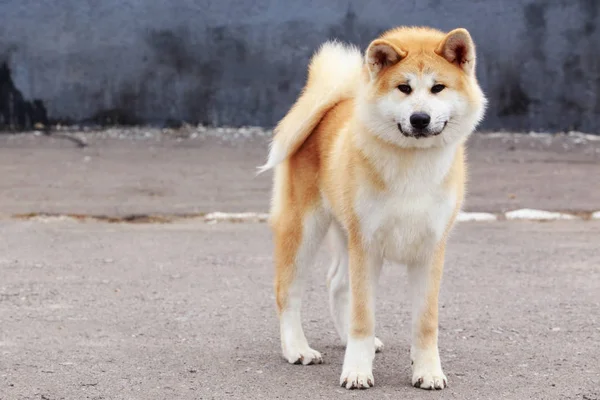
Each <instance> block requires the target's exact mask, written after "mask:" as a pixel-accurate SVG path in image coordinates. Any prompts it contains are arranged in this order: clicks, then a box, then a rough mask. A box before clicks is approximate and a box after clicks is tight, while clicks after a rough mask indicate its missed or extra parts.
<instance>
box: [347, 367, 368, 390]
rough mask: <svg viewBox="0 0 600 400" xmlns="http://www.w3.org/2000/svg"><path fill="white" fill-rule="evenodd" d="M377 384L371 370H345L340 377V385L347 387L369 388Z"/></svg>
mask: <svg viewBox="0 0 600 400" xmlns="http://www.w3.org/2000/svg"><path fill="white" fill-rule="evenodd" d="M374 385H375V380H374V379H373V373H372V372H371V371H351V370H348V371H346V370H344V372H342V376H341V377H340V386H341V387H344V388H346V389H368V388H370V387H373V386H374Z"/></svg>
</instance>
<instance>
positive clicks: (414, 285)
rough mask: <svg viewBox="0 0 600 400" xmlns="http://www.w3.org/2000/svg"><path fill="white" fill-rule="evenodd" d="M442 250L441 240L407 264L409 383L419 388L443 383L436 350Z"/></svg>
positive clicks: (443, 386) (442, 265) (443, 385)
mask: <svg viewBox="0 0 600 400" xmlns="http://www.w3.org/2000/svg"><path fill="white" fill-rule="evenodd" d="M444 252H445V243H444V242H443V241H442V242H440V243H439V244H438V245H437V247H436V250H435V252H434V254H433V256H432V257H427V259H428V261H427V262H424V263H415V264H414V265H409V267H408V275H409V283H410V288H411V295H412V303H413V313H412V314H413V315H412V344H411V348H410V358H411V363H412V372H413V375H412V384H413V386H415V387H420V388H421V389H443V388H445V387H446V386H447V379H446V376H445V375H444V372H443V371H442V364H441V361H440V355H439V350H438V293H439V290H440V281H441V279H442V271H443V268H444Z"/></svg>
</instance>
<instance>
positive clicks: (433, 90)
mask: <svg viewBox="0 0 600 400" xmlns="http://www.w3.org/2000/svg"><path fill="white" fill-rule="evenodd" d="M444 89H446V86H444V85H441V84H439V83H438V84H437V85H433V87H432V88H431V93H439V92H441V91H442V90H444Z"/></svg>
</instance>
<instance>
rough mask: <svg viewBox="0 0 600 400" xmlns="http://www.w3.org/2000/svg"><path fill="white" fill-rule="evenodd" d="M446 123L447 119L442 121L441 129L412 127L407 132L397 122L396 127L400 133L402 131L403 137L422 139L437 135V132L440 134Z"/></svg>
mask: <svg viewBox="0 0 600 400" xmlns="http://www.w3.org/2000/svg"><path fill="white" fill-rule="evenodd" d="M447 125H448V121H444V126H442V129H439V130H431V129H429V128H425V129H414V128H412V129H411V130H410V132H407V131H405V130H404V129H402V124H398V129H399V130H400V133H402V135H404V136H405V137H410V138H415V139H423V138H428V137H433V136H438V135H439V134H441V133H442V132H443V131H444V129H445V128H446V126H447Z"/></svg>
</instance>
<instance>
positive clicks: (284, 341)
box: [272, 204, 330, 365]
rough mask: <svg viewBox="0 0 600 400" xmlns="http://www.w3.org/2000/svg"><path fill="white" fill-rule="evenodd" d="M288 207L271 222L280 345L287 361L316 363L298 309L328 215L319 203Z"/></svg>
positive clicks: (314, 353)
mask: <svg viewBox="0 0 600 400" xmlns="http://www.w3.org/2000/svg"><path fill="white" fill-rule="evenodd" d="M292 207H293V206H292V204H290V205H289V207H287V208H286V209H285V212H282V213H279V215H278V216H276V217H275V218H274V219H273V222H272V226H273V231H274V239H275V296H276V301H277V308H278V311H279V321H280V333H281V348H282V351H283V356H284V357H285V359H286V360H287V361H288V362H290V363H291V364H303V365H308V364H318V363H321V362H322V358H321V354H320V353H319V352H318V351H316V350H313V349H311V348H310V346H309V345H308V341H307V340H306V336H305V335H304V330H303V329H302V321H301V316H300V311H301V310H300V309H301V305H302V292H303V289H304V280H305V276H306V274H307V272H308V271H307V267H309V265H310V264H311V263H312V262H313V261H314V258H315V255H316V253H317V251H318V249H319V245H320V243H321V241H322V240H323V238H324V236H325V233H326V232H327V228H328V226H329V222H330V217H329V215H328V214H327V212H326V211H324V210H323V209H322V208H321V207H317V208H313V209H312V210H310V211H304V212H301V211H300V210H298V209H294V208H292Z"/></svg>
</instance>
